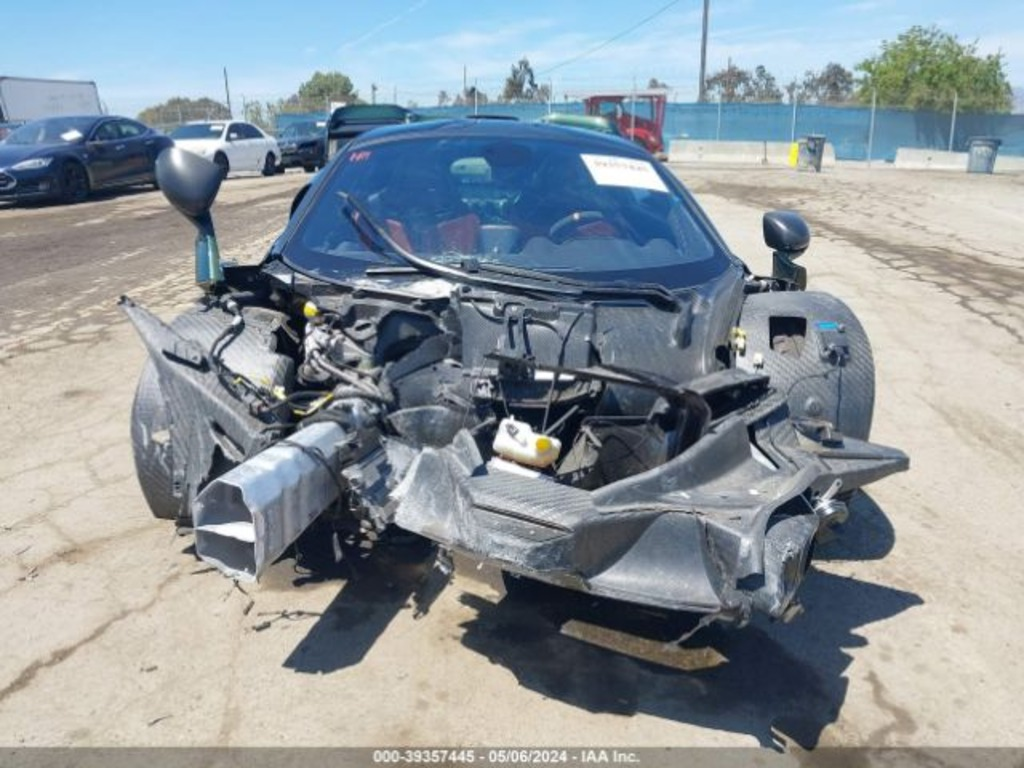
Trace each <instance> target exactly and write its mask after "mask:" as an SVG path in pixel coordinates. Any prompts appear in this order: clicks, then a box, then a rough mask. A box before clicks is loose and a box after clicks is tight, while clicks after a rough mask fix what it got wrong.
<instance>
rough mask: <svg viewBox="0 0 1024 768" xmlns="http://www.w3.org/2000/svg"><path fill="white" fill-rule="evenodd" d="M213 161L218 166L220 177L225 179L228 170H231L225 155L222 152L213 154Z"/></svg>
mask: <svg viewBox="0 0 1024 768" xmlns="http://www.w3.org/2000/svg"><path fill="white" fill-rule="evenodd" d="M213 162H215V163H216V164H217V167H218V168H220V177H221V178H222V179H226V178H227V177H228V171H230V170H231V164H230V163H228V158H227V155H225V154H224V153H223V152H218V153H217V154H216V155H214V156H213Z"/></svg>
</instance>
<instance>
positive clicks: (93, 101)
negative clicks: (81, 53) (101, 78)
mask: <svg viewBox="0 0 1024 768" xmlns="http://www.w3.org/2000/svg"><path fill="white" fill-rule="evenodd" d="M102 111H103V110H102V107H101V106H100V94H99V91H98V90H97V89H96V83H94V82H93V81H92V80H40V79H36V78H30V77H0V123H23V122H26V121H28V120H37V119H39V118H41V117H57V116H59V115H98V114H100V113H101V112H102Z"/></svg>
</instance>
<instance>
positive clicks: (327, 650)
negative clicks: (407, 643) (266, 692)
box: [284, 536, 448, 674]
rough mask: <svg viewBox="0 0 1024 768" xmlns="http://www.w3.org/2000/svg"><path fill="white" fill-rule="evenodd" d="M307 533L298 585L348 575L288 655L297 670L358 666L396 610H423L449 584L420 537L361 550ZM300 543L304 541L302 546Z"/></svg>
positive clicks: (432, 550) (432, 551)
mask: <svg viewBox="0 0 1024 768" xmlns="http://www.w3.org/2000/svg"><path fill="white" fill-rule="evenodd" d="M329 540H330V538H329V537H324V536H320V537H316V538H315V537H306V542H307V544H306V546H304V547H300V549H299V556H298V560H297V565H298V568H297V570H298V572H299V573H300V574H301V575H299V576H298V577H297V578H295V579H294V581H293V585H294V586H297V587H298V586H302V585H303V584H308V583H312V582H320V581H335V580H341V579H344V586H343V587H342V589H341V591H340V592H339V593H338V595H337V596H336V597H335V598H334V600H332V601H331V604H330V605H329V606H328V607H327V608H326V609H325V610H324V612H323V614H322V615H321V616H320V617H319V619H318V620H317V622H316V623H315V624H314V625H313V627H312V628H311V629H310V631H309V633H308V634H307V635H306V636H305V637H304V638H303V639H302V641H301V642H300V643H299V644H298V645H297V646H296V647H295V649H294V650H293V651H292V652H291V653H290V654H289V655H288V658H287V659H285V662H284V666H285V667H286V668H288V669H293V670H295V671H296V672H305V673H310V674H322V673H326V672H333V671H335V670H339V669H344V668H345V667H350V666H353V665H355V664H358V663H359V662H360V661H362V659H363V657H364V656H365V655H366V653H367V652H368V651H369V650H370V648H372V647H373V644H374V643H375V642H376V640H377V638H378V637H380V636H381V634H382V633H383V632H384V630H385V629H387V626H388V625H389V624H390V623H391V621H392V620H393V619H394V618H395V616H396V615H398V613H399V612H400V611H402V610H404V609H409V608H411V609H412V610H415V611H417V613H419V614H425V613H426V612H427V611H428V610H429V608H430V603H432V602H433V600H434V599H435V598H436V597H437V595H438V594H440V592H441V591H442V590H443V589H444V586H445V585H446V584H447V581H448V576H447V574H444V573H441V572H440V571H438V570H437V569H436V568H435V555H436V550H435V548H434V546H433V545H432V544H430V543H429V542H427V541H426V540H424V539H419V538H418V537H410V538H409V539H408V540H407V541H391V542H389V543H388V544H387V545H385V546H378V547H375V548H372V549H362V548H360V547H358V546H346V545H343V544H342V545H340V546H338V549H337V553H338V554H340V555H341V557H340V559H339V558H338V557H336V556H335V548H334V547H333V546H328V545H326V544H325V542H328V541H329ZM301 543H302V542H301V541H300V544H301Z"/></svg>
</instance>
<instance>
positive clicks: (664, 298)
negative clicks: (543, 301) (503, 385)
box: [337, 190, 679, 309]
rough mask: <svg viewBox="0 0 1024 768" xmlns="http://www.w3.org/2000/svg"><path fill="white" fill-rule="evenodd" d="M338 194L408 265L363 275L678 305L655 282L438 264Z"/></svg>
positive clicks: (473, 261)
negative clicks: (599, 280) (608, 280)
mask: <svg viewBox="0 0 1024 768" xmlns="http://www.w3.org/2000/svg"><path fill="white" fill-rule="evenodd" d="M337 194H338V196H339V197H340V198H341V199H342V200H343V201H344V202H345V205H347V206H348V207H349V208H351V209H352V210H353V211H354V212H355V213H357V214H359V220H358V222H357V221H356V220H355V219H354V218H352V224H353V226H359V224H360V223H364V224H365V225H366V226H367V227H368V228H369V229H370V231H371V232H372V233H373V234H374V235H375V236H376V237H377V238H378V239H379V240H381V241H382V242H383V243H384V244H385V245H386V246H387V247H388V250H389V251H390V253H391V254H392V255H394V256H397V257H398V258H399V259H401V260H402V261H404V262H405V263H406V265H408V267H406V268H403V267H401V266H394V267H371V268H370V269H367V270H366V274H368V275H384V274H411V273H412V272H420V273H422V274H425V275H430V276H431V277H441V278H446V279H449V280H455V281H457V282H461V283H467V284H469V285H477V286H482V287H486V288H492V289H497V290H508V289H512V290H518V291H524V292H538V291H541V292H544V293H549V294H551V293H553V294H556V295H559V296H570V297H572V298H577V299H578V298H582V297H584V296H588V295H589V296H608V297H626V298H642V299H645V300H647V301H650V302H651V303H654V304H661V305H667V306H668V307H669V308H671V309H677V308H678V307H679V298H678V297H677V296H676V295H675V294H673V293H672V292H671V291H669V290H668V289H667V288H665V287H664V286H662V285H657V284H654V283H637V284H622V283H589V282H586V281H584V280H576V279H573V278H569V277H562V276H560V275H552V274H550V273H548V272H542V271H540V270H534V269H527V268H525V267H512V266H507V265H504V264H493V263H489V262H481V261H479V260H477V259H473V258H470V257H467V258H465V259H463V260H462V262H461V264H460V266H458V267H455V266H451V265H448V264H439V263H438V262H436V261H431V260H430V259H424V258H422V257H420V256H417V255H416V254H415V253H412V252H411V251H409V250H407V249H406V248H404V247H402V246H401V245H400V244H399V243H398V242H397V241H396V240H395V239H394V238H393V237H391V235H390V234H389V233H388V231H387V230H386V228H385V227H383V226H382V225H381V224H380V223H379V222H378V221H377V220H376V219H375V218H374V217H373V215H372V214H370V213H369V212H368V211H367V210H366V206H365V205H363V203H362V201H361V200H359V199H358V198H356V197H354V196H353V195H350V194H348V193H347V192H344V191H342V190H338V193H337ZM407 270H408V271H407ZM482 272H488V273H492V274H497V275H502V276H504V277H518V278H523V279H526V280H531V281H535V282H539V283H542V284H543V285H541V286H538V285H535V284H533V283H522V282H517V281H510V280H495V279H493V278H487V277H485V276H483V275H481V273H482Z"/></svg>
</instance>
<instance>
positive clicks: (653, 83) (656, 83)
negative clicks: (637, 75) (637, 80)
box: [647, 77, 669, 88]
mask: <svg viewBox="0 0 1024 768" xmlns="http://www.w3.org/2000/svg"><path fill="white" fill-rule="evenodd" d="M647 87H648V88H668V87H669V84H668V83H663V82H661V80H659V79H658V78H656V77H652V78H651V79H650V80H648V81H647Z"/></svg>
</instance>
